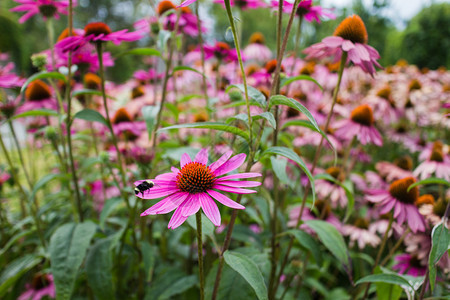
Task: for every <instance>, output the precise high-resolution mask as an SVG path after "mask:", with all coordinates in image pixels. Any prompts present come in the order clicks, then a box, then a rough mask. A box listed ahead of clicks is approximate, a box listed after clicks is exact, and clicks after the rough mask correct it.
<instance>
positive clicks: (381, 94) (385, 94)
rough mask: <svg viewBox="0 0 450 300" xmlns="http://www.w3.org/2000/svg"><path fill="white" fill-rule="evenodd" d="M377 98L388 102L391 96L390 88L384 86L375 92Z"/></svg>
mask: <svg viewBox="0 0 450 300" xmlns="http://www.w3.org/2000/svg"><path fill="white" fill-rule="evenodd" d="M377 96H378V97H380V98H383V99H386V100H389V98H390V96H391V88H390V87H389V86H386V87H384V88H382V89H380V90H379V91H378V92H377Z"/></svg>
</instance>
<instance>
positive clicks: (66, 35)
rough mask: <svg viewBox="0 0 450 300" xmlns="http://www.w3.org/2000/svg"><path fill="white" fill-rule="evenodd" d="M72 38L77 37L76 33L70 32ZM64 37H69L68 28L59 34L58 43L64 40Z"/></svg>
mask: <svg viewBox="0 0 450 300" xmlns="http://www.w3.org/2000/svg"><path fill="white" fill-rule="evenodd" d="M72 36H77V33H76V32H75V31H74V30H72ZM66 37H69V28H66V29H64V30H63V31H62V32H61V34H60V35H59V36H58V42H59V41H61V40H63V39H65V38H66Z"/></svg>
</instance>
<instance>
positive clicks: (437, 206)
mask: <svg viewBox="0 0 450 300" xmlns="http://www.w3.org/2000/svg"><path fill="white" fill-rule="evenodd" d="M449 198H450V197H449V192H447V195H446V196H445V198H439V199H438V200H437V201H435V200H434V197H433V196H432V195H422V196H421V197H420V198H419V200H421V201H419V202H418V204H419V212H420V213H421V214H422V215H423V216H424V217H425V220H426V221H427V222H428V224H430V225H431V227H434V226H436V225H437V224H439V223H440V222H441V221H442V218H443V217H444V215H445V209H446V208H447V204H448V199H449ZM447 225H450V220H447Z"/></svg>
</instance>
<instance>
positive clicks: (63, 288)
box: [49, 222, 97, 300]
mask: <svg viewBox="0 0 450 300" xmlns="http://www.w3.org/2000/svg"><path fill="white" fill-rule="evenodd" d="M96 228H97V225H95V224H94V223H92V222H84V223H78V224H75V223H68V224H64V225H63V226H61V227H59V228H58V229H57V230H56V231H55V232H54V233H53V235H52V237H51V239H50V245H49V253H50V263H51V270H52V274H53V277H54V280H55V287H56V296H57V299H62V300H66V299H70V297H71V295H72V292H73V287H74V284H75V280H76V277H77V273H78V269H79V268H80V265H81V263H82V262H83V260H84V257H85V255H86V250H87V248H88V247H89V244H90V242H91V239H92V236H93V235H94V233H95V231H96Z"/></svg>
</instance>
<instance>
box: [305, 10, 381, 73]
mask: <svg viewBox="0 0 450 300" xmlns="http://www.w3.org/2000/svg"><path fill="white" fill-rule="evenodd" d="M303 52H305V53H306V54H308V56H307V57H306V59H313V58H315V59H322V58H325V57H331V56H332V57H334V62H337V61H339V60H340V59H341V56H342V53H343V52H347V53H348V58H347V62H348V61H351V62H352V63H353V64H355V65H356V66H359V67H360V68H361V69H362V70H364V72H366V73H369V74H370V75H372V76H373V74H375V67H374V65H375V66H377V67H378V68H381V66H380V64H379V63H378V62H377V59H379V58H380V55H379V54H378V51H377V50H375V49H374V48H372V47H370V46H369V45H367V31H366V27H365V25H364V23H363V21H362V20H361V18H360V17H359V16H357V15H353V16H350V17H347V18H346V19H345V20H344V21H342V22H341V23H340V24H339V26H338V27H337V28H336V30H335V32H334V36H329V37H326V38H324V39H323V40H322V42H320V43H317V44H314V45H312V46H310V47H308V48H306V49H305V50H304V51H303Z"/></svg>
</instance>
